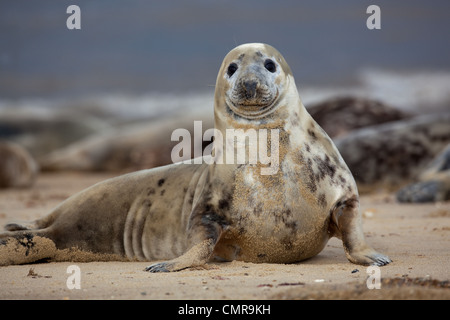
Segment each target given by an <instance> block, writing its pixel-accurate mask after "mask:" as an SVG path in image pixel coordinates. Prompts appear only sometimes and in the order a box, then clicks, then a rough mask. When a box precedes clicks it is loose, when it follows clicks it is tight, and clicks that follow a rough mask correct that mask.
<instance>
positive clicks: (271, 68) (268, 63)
mask: <svg viewBox="0 0 450 320" xmlns="http://www.w3.org/2000/svg"><path fill="white" fill-rule="evenodd" d="M264 68H266V69H267V70H268V71H269V72H272V73H274V72H275V71H277V66H276V65H275V62H273V61H272V60H270V59H267V60H266V61H264Z"/></svg>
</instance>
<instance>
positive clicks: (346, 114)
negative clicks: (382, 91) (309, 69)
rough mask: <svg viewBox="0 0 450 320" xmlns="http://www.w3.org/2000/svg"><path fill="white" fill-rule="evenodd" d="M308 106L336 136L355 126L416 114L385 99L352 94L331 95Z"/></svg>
mask: <svg viewBox="0 0 450 320" xmlns="http://www.w3.org/2000/svg"><path fill="white" fill-rule="evenodd" d="M307 110H308V113H309V114H310V115H311V116H312V117H313V118H314V120H316V122H317V123H318V124H319V125H320V126H321V127H322V128H323V129H324V130H325V132H326V133H327V134H328V135H329V136H330V138H332V139H333V140H334V139H336V138H338V137H342V136H345V135H347V134H349V133H350V132H352V131H353V130H355V129H359V128H363V127H368V126H374V125H378V124H382V123H386V122H391V121H398V120H402V119H406V118H410V117H411V116H412V115H411V114H408V113H406V112H404V111H401V110H398V109H396V108H394V107H391V106H389V105H387V104H384V103H382V102H381V101H377V100H373V99H366V98H360V97H352V96H342V97H334V98H329V99H326V100H324V101H321V102H318V103H315V104H312V105H310V106H308V107H307Z"/></svg>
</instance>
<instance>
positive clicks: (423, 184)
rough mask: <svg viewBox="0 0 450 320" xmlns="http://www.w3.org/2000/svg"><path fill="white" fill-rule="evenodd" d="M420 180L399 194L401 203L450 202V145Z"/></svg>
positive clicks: (434, 160) (429, 165) (422, 174)
mask: <svg viewBox="0 0 450 320" xmlns="http://www.w3.org/2000/svg"><path fill="white" fill-rule="evenodd" d="M418 180H419V181H418V182H415V183H412V184H409V185H407V186H406V187H403V188H402V189H400V190H399V191H398V192H397V200H398V201H399V202H436V201H446V200H450V144H449V145H448V146H447V147H446V148H445V149H444V150H443V151H442V152H441V153H440V154H439V155H438V156H437V157H436V158H435V159H433V161H431V162H430V163H429V164H428V165H427V166H426V168H425V170H424V171H423V172H422V173H421V174H420V175H419V177H418Z"/></svg>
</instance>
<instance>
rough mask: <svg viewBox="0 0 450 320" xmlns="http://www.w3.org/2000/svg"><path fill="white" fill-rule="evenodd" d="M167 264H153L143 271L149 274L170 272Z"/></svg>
mask: <svg viewBox="0 0 450 320" xmlns="http://www.w3.org/2000/svg"><path fill="white" fill-rule="evenodd" d="M169 265H170V264H169V263H167V262H159V263H154V264H152V265H149V266H148V267H146V268H145V271H148V272H151V273H157V272H170V270H169V269H170V267H169Z"/></svg>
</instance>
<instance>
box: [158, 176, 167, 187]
mask: <svg viewBox="0 0 450 320" xmlns="http://www.w3.org/2000/svg"><path fill="white" fill-rule="evenodd" d="M165 181H166V179H164V178H162V179H159V180H158V187H161V186H162V185H163V184H164V182H165Z"/></svg>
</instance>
